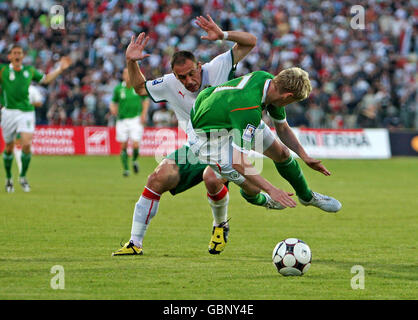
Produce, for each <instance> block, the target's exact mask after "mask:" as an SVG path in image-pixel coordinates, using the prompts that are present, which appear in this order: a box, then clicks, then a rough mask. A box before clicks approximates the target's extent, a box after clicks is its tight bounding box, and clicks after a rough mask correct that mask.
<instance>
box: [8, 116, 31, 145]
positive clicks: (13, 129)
mask: <svg viewBox="0 0 418 320" xmlns="http://www.w3.org/2000/svg"><path fill="white" fill-rule="evenodd" d="M1 128H2V131H3V138H4V141H5V142H6V143H10V142H12V141H13V140H14V139H15V137H16V134H17V133H22V132H25V133H34V132H35V111H21V110H18V109H7V108H2V109H1Z"/></svg>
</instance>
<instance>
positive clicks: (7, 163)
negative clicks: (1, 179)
mask: <svg viewBox="0 0 418 320" xmlns="http://www.w3.org/2000/svg"><path fill="white" fill-rule="evenodd" d="M3 162H4V169H6V177H7V179H11V178H12V163H13V152H12V153H7V152H6V151H4V152H3Z"/></svg>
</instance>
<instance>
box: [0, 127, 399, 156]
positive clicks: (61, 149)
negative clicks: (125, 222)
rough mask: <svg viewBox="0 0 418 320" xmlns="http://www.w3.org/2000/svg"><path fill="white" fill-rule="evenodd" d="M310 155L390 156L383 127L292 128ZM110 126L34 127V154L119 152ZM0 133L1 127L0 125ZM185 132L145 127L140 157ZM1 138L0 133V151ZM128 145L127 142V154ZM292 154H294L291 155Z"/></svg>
mask: <svg viewBox="0 0 418 320" xmlns="http://www.w3.org/2000/svg"><path fill="white" fill-rule="evenodd" d="M292 130H293V131H294V132H295V134H296V136H297V138H298V140H299V141H300V143H301V144H302V146H303V147H304V149H305V150H306V152H307V153H308V154H309V155H311V156H312V157H318V158H336V159H386V158H390V157H391V149H390V143H389V134H388V130H386V129H351V130H349V129H343V130H332V129H302V128H300V129H298V128H294V129H292ZM115 131H116V130H115V128H114V127H97V126H96V127H53V126H37V127H36V130H35V133H34V136H33V144H32V152H33V153H34V154H43V155H72V154H78V155H82V154H85V155H110V154H119V153H120V145H119V143H118V142H117V141H116V132H115ZM0 133H1V128H0ZM186 141H187V139H186V134H185V133H184V131H182V130H181V129H177V128H145V130H144V134H143V136H142V140H141V144H140V155H141V156H155V157H161V158H162V157H164V156H166V155H167V154H170V153H171V152H173V151H174V150H176V149H178V148H179V147H181V146H182V145H183V144H184V143H186ZM3 148H4V141H3V138H2V135H1V134H0V152H1V151H2V150H3ZM131 152H132V147H131V145H130V144H128V153H130V154H131ZM295 156H296V155H295Z"/></svg>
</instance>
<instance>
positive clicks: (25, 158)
mask: <svg viewBox="0 0 418 320" xmlns="http://www.w3.org/2000/svg"><path fill="white" fill-rule="evenodd" d="M31 158H32V153H30V152H29V153H24V152H23V151H22V156H21V159H22V171H21V172H20V176H21V177H26V172H27V171H28V168H29V163H30V159H31Z"/></svg>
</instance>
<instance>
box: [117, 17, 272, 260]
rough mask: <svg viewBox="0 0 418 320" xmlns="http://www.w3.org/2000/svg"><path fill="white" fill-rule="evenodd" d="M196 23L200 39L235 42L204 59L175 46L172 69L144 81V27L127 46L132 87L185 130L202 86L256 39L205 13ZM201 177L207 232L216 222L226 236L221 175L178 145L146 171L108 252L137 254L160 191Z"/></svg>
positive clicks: (228, 72)
mask: <svg viewBox="0 0 418 320" xmlns="http://www.w3.org/2000/svg"><path fill="white" fill-rule="evenodd" d="M196 23H197V25H198V26H199V27H200V28H202V29H203V30H205V31H206V32H207V36H204V37H202V39H206V40H212V41H216V40H222V39H223V40H229V41H233V42H235V45H234V46H233V48H232V49H231V50H229V51H227V52H225V53H223V54H220V55H218V56H217V57H215V58H214V59H213V60H211V61H210V62H208V63H206V64H203V65H202V64H201V63H200V62H198V61H197V60H196V58H195V57H194V55H193V54H192V53H191V52H188V51H180V52H177V53H175V54H174V55H173V58H172V60H171V67H172V70H173V73H170V74H166V75H164V76H163V77H161V78H158V79H155V80H148V81H146V79H145V77H144V75H143V74H142V73H141V70H140V69H139V66H138V64H137V61H138V60H143V59H144V58H146V57H148V56H149V55H148V54H144V53H143V50H144V48H145V46H146V44H147V42H148V39H149V38H148V37H145V33H141V34H140V35H139V36H138V38H137V39H136V40H135V39H134V37H132V39H131V43H130V44H129V46H128V48H127V50H126V60H127V66H128V70H129V78H130V79H131V82H132V85H133V87H134V88H135V90H136V92H137V93H138V94H139V95H142V94H144V93H148V95H149V96H150V97H151V98H152V99H153V100H154V101H155V102H161V101H167V102H168V103H169V104H170V106H171V107H172V108H173V110H174V112H175V114H176V116H177V119H178V122H179V126H180V127H181V128H182V129H183V130H184V131H186V127H187V122H188V121H189V119H190V110H191V108H192V107H193V103H194V101H195V99H196V97H197V96H198V94H199V92H200V91H202V90H203V89H205V88H207V87H211V86H216V85H219V84H222V83H224V82H226V81H228V80H229V79H230V78H231V76H233V72H234V70H235V65H236V64H237V63H238V62H239V61H241V60H242V59H243V58H244V57H245V56H246V55H247V54H248V53H249V52H250V51H251V50H252V48H254V46H255V45H256V42H257V39H256V37H255V36H254V35H251V34H249V33H247V32H240V31H228V32H224V31H222V30H221V29H220V28H219V27H218V26H217V25H216V23H215V22H214V21H213V20H212V18H211V17H210V16H209V15H208V18H207V19H206V18H204V17H197V18H196ZM266 135H268V139H269V140H271V143H273V141H274V139H275V138H274V135H273V134H272V133H271V131H270V129H269V128H268V132H267V130H266ZM202 179H203V180H204V182H205V185H206V189H207V191H208V201H209V204H210V206H211V209H212V214H213V218H214V222H213V231H212V235H213V234H214V232H215V230H216V229H218V228H220V229H222V231H223V234H224V238H225V242H226V239H227V236H228V232H229V226H228V223H227V206H228V201H229V195H228V189H227V187H226V186H225V185H224V184H223V182H224V181H223V180H221V179H218V177H217V176H216V175H215V173H214V172H213V170H212V169H210V168H208V167H207V166H206V165H204V164H200V163H198V160H197V159H196V158H195V159H193V153H192V152H189V148H188V146H183V147H182V148H180V149H179V150H176V151H175V152H173V153H172V154H170V155H169V156H168V157H167V158H166V159H164V160H163V161H162V162H161V163H160V164H159V165H158V167H157V168H156V169H155V170H154V172H153V173H152V174H151V175H150V176H149V177H148V181H147V184H146V186H145V188H144V191H143V193H142V195H141V197H140V198H139V200H138V202H137V203H136V205H135V210H134V214H133V222H132V229H131V239H130V241H129V242H127V243H126V244H125V245H124V246H123V247H122V248H121V249H119V250H118V251H116V252H114V253H113V255H134V254H142V253H143V250H142V241H143V238H144V235H145V232H146V229H147V228H148V225H149V222H150V220H151V219H152V218H153V217H154V216H155V214H156V213H157V210H158V205H159V200H160V197H161V195H162V194H163V193H164V192H166V191H170V193H172V194H173V195H175V194H177V193H180V192H183V191H185V190H187V189H189V188H191V187H193V186H195V185H196V184H198V183H200V182H201V181H202ZM266 206H267V204H266ZM215 247H216V250H215ZM223 247H224V245H223V246H219V245H214V244H213V239H211V241H210V243H209V252H210V253H212V254H217V253H220V252H221V251H222V250H223Z"/></svg>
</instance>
